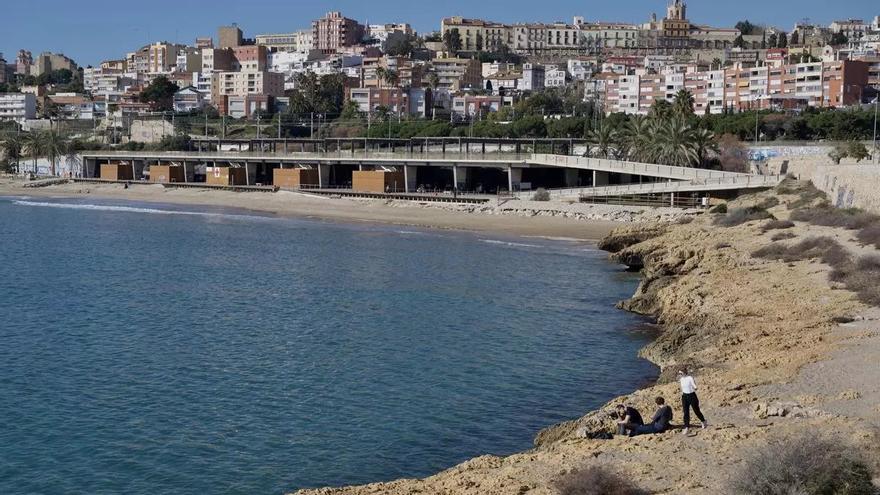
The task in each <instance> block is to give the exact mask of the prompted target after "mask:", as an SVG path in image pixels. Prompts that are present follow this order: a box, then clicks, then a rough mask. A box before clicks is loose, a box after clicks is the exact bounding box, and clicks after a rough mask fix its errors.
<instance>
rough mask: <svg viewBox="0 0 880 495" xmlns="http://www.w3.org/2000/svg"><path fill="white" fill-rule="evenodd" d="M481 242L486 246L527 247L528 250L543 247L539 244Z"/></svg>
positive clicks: (489, 240) (486, 240)
mask: <svg viewBox="0 0 880 495" xmlns="http://www.w3.org/2000/svg"><path fill="white" fill-rule="evenodd" d="M480 242H485V243H486V244H497V245H501V246H508V247H526V248H539V247H542V246H539V245H537V244H525V243H522V242H510V241H499V240H497V239H480Z"/></svg>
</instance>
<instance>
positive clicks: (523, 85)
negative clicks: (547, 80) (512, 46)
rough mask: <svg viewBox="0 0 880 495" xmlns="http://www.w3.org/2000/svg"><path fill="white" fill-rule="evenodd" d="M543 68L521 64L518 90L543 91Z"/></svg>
mask: <svg viewBox="0 0 880 495" xmlns="http://www.w3.org/2000/svg"><path fill="white" fill-rule="evenodd" d="M544 74H545V71H544V67H543V66H541V65H535V64H523V71H522V80H521V81H520V84H519V89H521V90H522V91H540V90H542V89H544Z"/></svg>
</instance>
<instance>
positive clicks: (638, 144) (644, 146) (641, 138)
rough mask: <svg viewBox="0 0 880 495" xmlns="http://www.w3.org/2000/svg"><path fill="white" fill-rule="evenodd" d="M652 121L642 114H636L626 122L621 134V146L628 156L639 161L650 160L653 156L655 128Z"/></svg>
mask: <svg viewBox="0 0 880 495" xmlns="http://www.w3.org/2000/svg"><path fill="white" fill-rule="evenodd" d="M652 123H653V122H652V121H651V120H650V119H648V118H647V117H644V116H642V115H636V116H634V117H633V118H631V119H630V120H629V122H627V123H626V126H625V127H624V129H623V135H622V136H621V140H620V141H621V146H622V147H623V148H624V149H625V150H626V156H627V157H628V158H629V159H630V160H633V161H637V162H650V161H651V158H652V149H653V146H652V141H653V132H652V131H653V128H652Z"/></svg>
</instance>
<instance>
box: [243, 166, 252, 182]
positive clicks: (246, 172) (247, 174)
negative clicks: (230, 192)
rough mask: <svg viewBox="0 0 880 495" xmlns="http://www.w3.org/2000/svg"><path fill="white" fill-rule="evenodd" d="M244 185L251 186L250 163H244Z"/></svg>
mask: <svg viewBox="0 0 880 495" xmlns="http://www.w3.org/2000/svg"><path fill="white" fill-rule="evenodd" d="M244 183H245V184H247V185H251V171H250V167H248V162H244Z"/></svg>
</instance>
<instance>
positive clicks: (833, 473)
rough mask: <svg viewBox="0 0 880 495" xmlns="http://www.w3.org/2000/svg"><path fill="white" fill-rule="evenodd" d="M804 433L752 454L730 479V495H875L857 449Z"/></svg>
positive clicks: (874, 489)
mask: <svg viewBox="0 0 880 495" xmlns="http://www.w3.org/2000/svg"><path fill="white" fill-rule="evenodd" d="M814 435H815V433H813V434H812V435H809V434H804V435H802V436H798V437H795V438H792V439H788V440H783V441H775V442H771V443H769V444H767V445H766V446H763V447H760V448H758V449H757V450H755V451H753V452H752V453H751V455H750V456H749V457H747V458H746V459H745V463H744V465H743V466H742V468H740V470H739V472H738V473H736V474H734V476H733V477H732V478H731V480H730V488H729V492H730V493H731V494H735V495H739V494H743V495H745V494H748V495H795V494H797V495H801V494H803V495H876V493H877V490H876V488H875V487H874V486H873V484H872V483H871V470H870V468H869V467H868V464H867V461H866V459H865V458H864V457H863V455H862V453H861V452H859V451H858V450H857V449H855V448H853V447H850V446H848V445H846V444H844V443H841V442H839V441H835V440H830V439H825V438H817V437H815V436H814Z"/></svg>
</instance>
